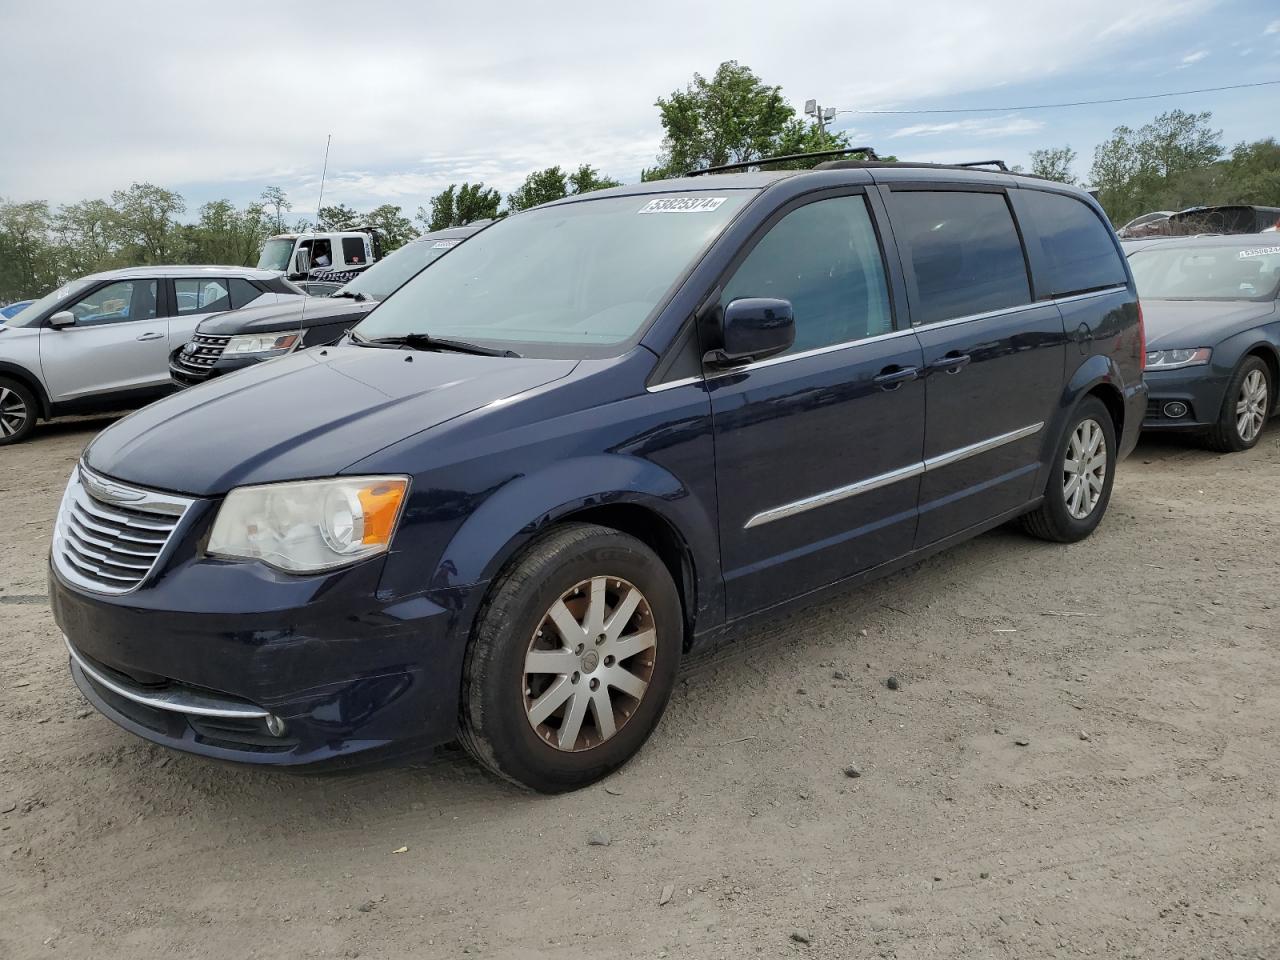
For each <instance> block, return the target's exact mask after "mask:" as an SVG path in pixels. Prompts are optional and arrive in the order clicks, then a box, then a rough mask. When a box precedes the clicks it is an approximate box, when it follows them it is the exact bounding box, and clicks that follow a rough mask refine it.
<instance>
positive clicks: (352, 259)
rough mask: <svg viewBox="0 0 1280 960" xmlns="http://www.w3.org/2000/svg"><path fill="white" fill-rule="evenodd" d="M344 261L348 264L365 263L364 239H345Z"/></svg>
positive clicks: (343, 245) (343, 242) (343, 243)
mask: <svg viewBox="0 0 1280 960" xmlns="http://www.w3.org/2000/svg"><path fill="white" fill-rule="evenodd" d="M342 259H343V260H344V261H346V262H347V263H364V262H365V256H364V238H363V237H343V238H342Z"/></svg>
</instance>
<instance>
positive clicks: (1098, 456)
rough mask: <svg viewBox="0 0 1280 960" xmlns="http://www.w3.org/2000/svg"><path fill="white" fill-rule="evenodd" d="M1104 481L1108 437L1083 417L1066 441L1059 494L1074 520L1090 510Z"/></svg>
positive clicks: (1100, 426)
mask: <svg viewBox="0 0 1280 960" xmlns="http://www.w3.org/2000/svg"><path fill="white" fill-rule="evenodd" d="M1106 480H1107V438H1106V434H1104V433H1103V432H1102V424H1100V423H1098V421H1097V420H1093V419H1089V420H1082V421H1081V422H1080V423H1079V424H1077V425H1076V428H1075V430H1074V431H1073V432H1072V434H1071V440H1070V441H1069V442H1068V444H1067V457H1066V460H1064V461H1063V464H1062V494H1063V497H1064V498H1065V500H1066V504H1067V512H1068V513H1069V514H1071V516H1072V517H1074V518H1075V519H1077V520H1083V519H1085V518H1086V517H1087V516H1089V514H1091V513H1093V508H1094V507H1096V506H1097V505H1098V500H1099V499H1100V498H1101V497H1102V488H1103V486H1104V485H1105V484H1106Z"/></svg>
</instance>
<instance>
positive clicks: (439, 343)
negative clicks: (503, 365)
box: [351, 330, 520, 357]
mask: <svg viewBox="0 0 1280 960" xmlns="http://www.w3.org/2000/svg"><path fill="white" fill-rule="evenodd" d="M351 339H352V341H354V342H355V343H358V344H360V345H361V346H370V347H391V348H393V349H399V348H401V347H408V348H409V349H411V350H449V351H452V352H454V353H471V354H475V355H476V356H480V357H519V356H520V354H518V353H516V352H515V351H514V350H498V349H495V348H494V347H482V346H480V344H478V343H467V341H465V340H447V339H445V338H444V337H433V336H431V335H430V334H426V333H406V334H404V335H403V336H399V337H363V336H361V335H360V334H358V333H356V332H355V331H354V330H353V331H352V332H351Z"/></svg>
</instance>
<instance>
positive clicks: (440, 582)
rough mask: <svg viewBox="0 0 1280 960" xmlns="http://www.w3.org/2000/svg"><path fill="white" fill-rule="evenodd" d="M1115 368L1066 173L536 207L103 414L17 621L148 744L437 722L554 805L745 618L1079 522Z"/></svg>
mask: <svg viewBox="0 0 1280 960" xmlns="http://www.w3.org/2000/svg"><path fill="white" fill-rule="evenodd" d="M1143 356H1144V344H1143V331H1142V322H1141V314H1140V311H1139V307H1138V300H1137V296H1136V294H1135V292H1134V286H1133V281H1132V278H1131V277H1130V274H1129V271H1128V267H1127V265H1126V263H1125V260H1124V258H1123V257H1122V256H1121V252H1120V246H1119V244H1118V242H1117V240H1116V238H1115V235H1114V233H1113V231H1112V230H1111V228H1110V226H1109V225H1108V222H1107V219H1106V217H1105V216H1103V214H1102V211H1101V210H1100V208H1099V207H1098V206H1097V204H1096V203H1095V202H1094V201H1093V200H1092V199H1091V198H1090V197H1089V196H1088V195H1086V194H1084V193H1082V192H1081V191H1079V190H1075V189H1072V188H1069V187H1064V186H1061V185H1058V184H1054V183H1050V182H1047V181H1043V180H1039V179H1036V178H1032V177H1026V176H1019V175H1013V174H1007V173H998V172H990V173H989V172H983V171H977V170H969V169H960V168H948V167H939V166H930V165H925V164H880V163H865V162H854V161H834V162H828V163H825V164H823V165H821V166H820V167H818V168H816V169H814V170H809V171H803V172H797V171H784V172H765V173H742V174H720V175H712V176H702V177H690V178H685V179H676V180H667V181H661V182H654V183H643V184H639V185H637V186H633V187H623V188H618V189H613V190H605V191H601V192H598V193H592V194H589V195H586V196H583V197H573V198H569V199H567V200H563V201H559V202H556V203H552V204H548V205H545V206H542V207H538V208H535V209H533V210H530V211H526V212H524V213H520V214H518V215H516V216H512V217H510V218H508V219H506V220H504V221H502V222H500V223H497V224H496V225H494V226H492V227H490V228H489V229H487V230H485V231H483V232H481V233H480V234H478V235H476V236H475V237H474V238H473V239H471V240H469V241H468V242H467V243H465V244H463V245H462V246H460V247H458V248H457V249H456V250H454V251H452V252H451V253H450V255H449V256H447V257H443V258H441V259H440V260H439V261H437V262H436V263H435V264H433V265H432V266H431V267H429V268H428V269H427V270H425V271H423V272H422V273H421V274H419V275H418V276H417V277H415V278H414V279H413V280H411V281H410V282H409V283H407V284H406V285H405V286H404V287H402V288H401V289H400V290H399V291H397V292H396V293H395V294H394V295H393V296H391V297H390V298H388V299H387V300H386V301H385V302H383V303H381V304H380V305H379V306H378V307H377V308H376V309H375V310H373V312H372V313H370V314H369V315H368V317H367V318H365V319H364V320H363V321H362V322H361V323H360V324H359V325H358V326H357V327H356V328H355V329H354V330H353V331H352V333H351V334H350V335H348V336H347V337H345V338H343V340H341V341H340V342H339V343H338V344H337V345H335V346H332V347H326V348H323V349H318V350H310V351H305V352H302V353H297V354H294V355H292V356H288V357H285V358H282V359H280V360H277V361H275V362H273V363H270V364H264V365H261V366H257V367H254V368H251V369H248V370H245V371H242V372H239V373H236V374H233V375H230V376H227V377H223V378H220V379H218V380H215V381H213V382H211V383H207V384H204V385H201V386H199V387H196V388H194V389H191V390H189V391H186V392H184V393H182V394H180V395H177V396H174V397H171V398H169V399H167V400H164V401H162V402H160V403H157V404H154V405H152V406H150V407H147V408H146V409H144V410H141V411H139V412H137V413H135V414H133V415H132V416H130V417H128V418H126V419H124V420H121V421H120V422H118V423H117V424H115V425H114V426H112V427H110V428H109V429H107V430H106V431H104V432H103V433H102V434H101V435H100V436H99V437H97V438H96V439H95V440H94V441H93V442H92V443H91V444H90V445H89V447H88V448H87V449H86V451H85V453H84V456H83V459H82V460H81V462H80V463H79V464H78V466H77V467H76V469H75V471H74V472H73V475H72V477H71V480H70V482H69V484H68V486H67V490H66V494H65V497H64V499H63V502H62V507H61V510H60V512H59V515H58V520H57V527H56V530H55V533H54V542H53V549H52V558H51V572H50V580H51V597H52V605H53V611H54V614H55V616H56V618H57V622H58V624H59V626H60V627H61V629H62V631H63V633H64V634H65V636H66V643H67V649H68V651H69V654H70V659H71V671H72V675H73V676H74V678H75V682H76V683H77V684H78V685H79V687H80V689H81V690H82V691H83V692H84V694H85V696H86V697H88V698H89V700H90V701H92V703H93V704H94V705H95V706H96V707H97V708H98V709H99V710H101V711H102V712H103V713H105V714H106V715H107V716H108V717H110V718H111V719H112V720H114V721H115V722H116V723H118V724H120V725H121V726H123V727H125V728H126V729H128V730H131V731H133V732H134V733H136V734H138V735H139V736H142V737H146V738H147V739H149V740H153V741H155V742H157V743H161V744H165V745H167V746H171V747H175V748H178V749H182V750H187V751H191V752H193V753H199V754H204V755H207V756H210V757H218V758H223V759H234V760H243V761H248V762H252V763H260V764H277V765H285V764H287V765H299V764H308V763H313V762H315V761H322V760H323V761H328V760H334V759H337V758H352V759H354V758H356V757H357V755H359V756H360V758H362V759H363V758H372V757H374V756H381V755H385V754H386V753H389V752H394V751H397V750H405V749H411V748H421V747H428V746H431V745H435V744H439V743H442V742H445V741H449V740H452V739H455V738H461V740H462V741H463V743H464V744H465V745H466V746H467V747H468V749H469V750H470V751H471V752H472V753H473V754H474V755H475V757H476V758H477V759H478V760H479V761H480V762H481V763H483V764H484V765H486V766H487V767H489V768H490V769H492V770H493V771H495V772H496V773H498V774H500V775H502V776H504V777H507V778H508V779H510V780H513V781H515V782H517V783H520V784H524V785H526V786H529V787H532V788H534V789H537V790H542V791H558V790H565V789H570V788H574V787H579V786H582V785H584V784H587V783H590V782H592V781H593V780H596V779H598V778H599V777H601V776H603V775H605V774H607V773H608V772H609V771H611V770H613V769H615V768H616V767H618V766H619V765H620V764H622V763H623V762H625V761H626V760H627V759H628V758H629V757H630V756H631V755H632V754H633V753H635V752H636V750H638V749H639V748H640V746H641V745H642V744H643V743H644V741H645V739H646V738H647V737H648V736H649V734H650V732H651V731H652V730H653V728H654V726H655V724H656V723H657V722H658V719H659V717H660V716H661V714H662V711H663V708H664V706H665V704H666V702H667V698H668V696H669V695H670V693H671V689H672V686H673V683H674V680H675V676H676V673H677V669H678V666H679V662H680V659H681V656H682V654H684V653H685V652H686V651H688V650H689V649H690V648H692V647H694V646H701V645H705V644H713V643H716V642H718V641H720V640H723V639H724V638H726V637H729V636H730V635H731V634H732V632H733V628H736V627H738V626H739V625H741V624H743V623H745V622H746V621H747V620H748V619H749V618H752V617H754V616H756V615H759V614H761V613H764V612H766V611H776V610H778V609H779V608H781V607H783V606H784V605H787V604H790V603H793V602H797V601H807V600H809V599H810V598H811V597H812V596H813V595H815V594H816V593H817V592H818V591H820V590H822V589H823V588H826V587H830V586H833V585H836V584H848V583H851V582H856V581H858V580H861V579H865V578H869V577H874V576H879V575H882V574H884V573H886V572H889V571H891V570H894V569H896V568H899V567H901V566H903V565H904V564H907V563H911V562H913V561H916V560H919V559H920V558H921V557H923V556H926V555H928V554H930V553H933V552H935V551H937V550H940V549H943V548H944V547H946V546H948V545H950V544H954V543H957V542H959V541H961V540H964V539H967V538H969V537H973V536H975V535H977V534H979V533H981V532H983V531H984V530H989V529H991V528H992V527H994V526H996V525H998V524H1002V523H1004V522H1006V521H1009V520H1011V519H1014V518H1021V519H1022V522H1023V523H1024V525H1025V527H1026V528H1027V529H1028V530H1029V531H1030V532H1031V533H1032V534H1034V535H1036V536H1039V537H1042V538H1046V539H1049V540H1055V541H1060V542H1071V541H1076V540H1080V539H1081V538H1083V537H1086V536H1088V534H1089V533H1091V532H1092V531H1093V529H1094V528H1095V527H1096V526H1097V525H1098V523H1099V521H1100V520H1101V519H1102V515H1103V513H1104V512H1105V511H1106V508H1107V502H1108V498H1109V495H1110V492H1111V484H1112V479H1113V476H1114V471H1115V468H1116V465H1117V463H1118V461H1119V460H1121V459H1122V458H1123V457H1124V456H1125V455H1126V454H1127V453H1128V452H1129V451H1130V450H1131V449H1132V447H1133V445H1134V443H1135V442H1136V440H1137V437H1138V432H1139V428H1140V426H1141V422H1142V416H1143V411H1144V408H1145V405H1146V392H1145V387H1144V386H1143V378H1142V365H1143Z"/></svg>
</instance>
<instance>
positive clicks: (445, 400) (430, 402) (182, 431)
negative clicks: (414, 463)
mask: <svg viewBox="0 0 1280 960" xmlns="http://www.w3.org/2000/svg"><path fill="white" fill-rule="evenodd" d="M576 363H577V361H574V360H525V359H516V358H508V357H478V356H471V355H468V354H459V353H431V352H426V351H417V352H411V351H408V350H394V349H381V348H374V347H353V346H347V347H330V348H327V349H325V350H323V351H321V350H303V351H301V352H299V353H295V354H291V355H289V356H287V357H282V358H280V359H279V360H272V361H271V362H270V363H262V364H257V365H255V366H253V367H249V368H247V369H245V370H243V371H240V372H238V373H235V374H231V375H230V376H225V377H219V378H217V379H215V380H212V381H210V382H208V383H205V384H202V385H200V386H198V387H193V388H191V389H189V390H184V391H182V392H181V393H178V394H174V395H173V396H170V397H168V398H166V399H164V400H161V401H159V402H157V403H153V404H151V405H150V406H149V407H144V408H143V409H141V410H139V411H138V412H137V413H134V414H131V415H130V416H128V417H125V418H124V419H123V420H120V421H118V422H117V423H115V424H112V425H111V426H110V427H108V428H107V429H106V430H104V431H103V432H102V433H101V434H99V435H98V437H97V438H96V439H95V440H94V441H93V442H92V443H91V444H90V445H89V448H88V449H87V450H86V451H85V462H86V463H88V465H89V466H90V467H91V468H92V469H94V470H96V471H98V472H99V473H102V474H105V475H106V476H109V477H115V478H116V479H118V480H123V481H126V482H129V483H134V484H137V485H138V486H143V487H152V488H156V489H160V490H171V491H174V492H178V493H186V494H192V495H194V496H214V495H218V494H223V493H226V492H227V491H228V490H230V489H231V488H232V487H237V486H241V485H244V484H249V483H274V482H279V481H283V480H301V479H307V478H313V477H328V476H333V475H335V474H339V473H342V472H343V471H344V470H345V469H346V468H347V467H349V466H350V465H351V464H354V463H356V462H357V461H359V460H363V459H364V458H365V457H368V456H370V455H372V454H374V453H376V452H377V451H379V450H381V449H382V448H383V447H386V446H388V445H390V444H392V443H396V442H397V441H399V440H403V439H405V438H406V437H409V436H412V435H414V434H416V433H420V432H421V431H423V430H429V429H431V428H432V427H435V426H438V425H440V424H442V423H444V422H446V421H448V420H452V419H453V418H454V417H459V416H462V415H463V414H466V413H469V412H471V411H472V410H475V409H477V408H479V407H482V406H484V405H486V404H489V403H493V402H494V401H496V400H502V399H504V398H507V397H511V396H513V395H515V394H517V393H520V392H522V391H525V390H530V389H533V388H534V387H538V386H541V385H543V384H545V383H550V382H551V381H553V380H557V379H559V378H561V377H563V376H566V375H567V374H568V373H569V372H570V371H571V370H573V368H574V366H575V365H576Z"/></svg>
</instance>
